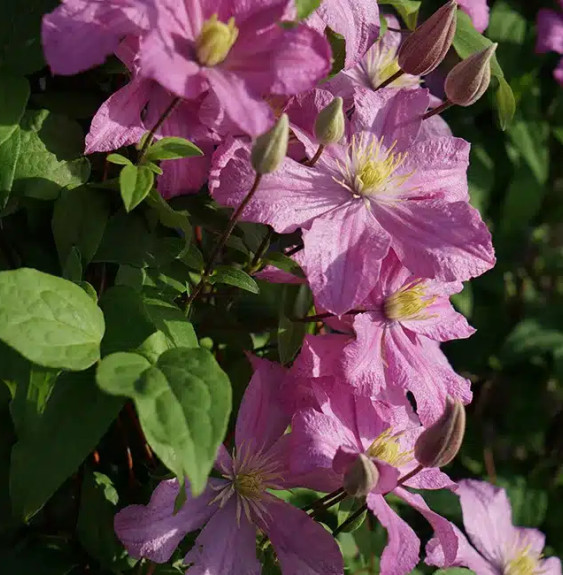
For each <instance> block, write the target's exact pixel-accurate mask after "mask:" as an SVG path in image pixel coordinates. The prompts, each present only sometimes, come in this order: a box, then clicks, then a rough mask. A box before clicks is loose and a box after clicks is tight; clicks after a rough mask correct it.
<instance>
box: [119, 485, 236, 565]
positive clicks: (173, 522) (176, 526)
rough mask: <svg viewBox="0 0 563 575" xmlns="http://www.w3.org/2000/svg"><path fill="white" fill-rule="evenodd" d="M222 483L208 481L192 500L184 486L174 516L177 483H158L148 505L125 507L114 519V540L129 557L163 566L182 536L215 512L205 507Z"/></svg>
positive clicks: (197, 526) (198, 526)
mask: <svg viewBox="0 0 563 575" xmlns="http://www.w3.org/2000/svg"><path fill="white" fill-rule="evenodd" d="M225 483H226V482H225V481H223V480H221V479H210V480H209V482H208V484H207V488H206V490H205V491H204V492H203V494H202V495H200V496H199V497H196V498H195V499H194V498H192V496H191V494H190V488H189V486H188V485H186V487H185V489H186V495H187V501H186V502H185V503H184V505H183V507H182V508H181V509H180V511H179V512H178V513H176V514H175V515H174V501H175V500H176V496H177V495H178V490H179V489H178V481H177V480H175V479H170V480H168V481H162V482H161V483H159V485H158V486H157V488H156V489H155V490H154V492H153V494H152V496H151V499H150V501H149V504H148V505H146V506H145V505H129V507H125V509H122V510H121V511H120V512H119V513H118V514H117V515H116V516H115V520H114V527H115V532H116V534H117V537H118V538H119V540H120V541H121V542H122V543H123V545H124V546H125V548H126V549H127V552H128V553H129V555H131V556H132V557H135V558H136V559H140V558H146V559H150V560H151V561H154V562H155V563H165V562H166V561H168V559H170V557H171V556H172V553H173V552H174V550H175V549H176V547H177V546H178V544H179V543H180V541H181V540H182V539H183V538H184V536H185V535H186V533H189V532H190V531H194V530H195V529H199V528H200V527H201V526H202V525H203V524H204V523H206V522H207V521H208V520H209V518H210V517H211V516H212V515H213V514H214V513H215V512H216V510H217V506H216V505H209V503H210V501H211V500H212V499H213V498H214V497H215V496H216V495H217V492H216V491H214V489H213V487H218V486H221V485H224V484H225Z"/></svg>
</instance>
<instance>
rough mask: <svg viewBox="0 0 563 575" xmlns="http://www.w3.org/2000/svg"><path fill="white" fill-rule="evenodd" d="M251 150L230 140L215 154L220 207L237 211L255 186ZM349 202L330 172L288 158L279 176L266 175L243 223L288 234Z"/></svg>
mask: <svg viewBox="0 0 563 575" xmlns="http://www.w3.org/2000/svg"><path fill="white" fill-rule="evenodd" d="M254 178H255V173H254V170H253V169H252V167H251V165H250V150H249V146H248V145H246V144H244V143H243V142H242V141H240V140H233V139H230V140H227V142H226V143H225V144H224V145H223V146H220V147H219V148H218V149H217V151H216V152H215V154H214V156H213V160H212V167H211V174H210V178H209V190H210V192H211V194H212V195H213V197H214V198H215V199H216V200H217V201H218V202H219V203H220V204H222V205H225V206H229V207H237V206H239V205H240V203H241V202H242V201H243V199H244V198H245V197H246V195H247V194H248V192H249V191H250V189H251V187H252V184H253V182H254ZM348 198H349V193H348V192H347V191H346V190H345V189H344V188H343V187H342V186H340V185H339V184H337V183H336V182H334V180H333V179H332V176H331V175H330V174H328V173H323V172H320V171H319V170H316V169H313V168H307V167H306V166H303V165H302V164H299V163H297V162H295V161H293V160H291V159H289V158H287V159H286V160H285V161H284V163H283V164H282V166H281V167H280V168H279V170H278V171H277V172H274V173H273V174H267V175H265V176H263V178H262V180H261V182H260V185H259V186H258V190H257V191H256V193H255V195H254V197H253V199H252V201H251V202H250V204H249V205H248V206H247V207H246V208H245V210H244V211H243V213H242V219H243V220H245V221H251V222H261V223H267V224H270V225H271V226H272V227H273V228H274V229H275V230H276V231H277V232H279V233H289V232H292V231H294V230H296V229H297V228H298V227H300V226H303V225H307V224H308V223H309V222H310V221H311V220H312V219H313V218H315V217H318V216H319V215H322V214H324V213H326V212H327V211H329V210H331V209H332V208H334V207H335V206H338V205H340V204H341V203H342V202H344V201H346V200H347V199H348Z"/></svg>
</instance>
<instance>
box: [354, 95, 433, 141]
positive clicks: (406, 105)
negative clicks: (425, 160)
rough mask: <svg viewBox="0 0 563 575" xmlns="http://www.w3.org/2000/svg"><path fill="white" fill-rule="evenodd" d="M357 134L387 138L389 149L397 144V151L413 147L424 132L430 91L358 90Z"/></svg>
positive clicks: (355, 117)
mask: <svg viewBox="0 0 563 575" xmlns="http://www.w3.org/2000/svg"><path fill="white" fill-rule="evenodd" d="M354 101H355V104H356V111H355V113H354V116H353V118H352V125H353V128H354V130H355V131H357V132H360V131H369V132H372V133H374V134H375V135H376V136H377V137H378V138H380V137H383V138H384V139H383V143H384V145H385V146H386V147H388V148H389V147H391V146H392V145H393V144H394V143H395V142H396V149H397V151H400V152H402V151H404V150H407V149H408V148H409V146H411V145H412V144H413V143H414V142H415V140H416V138H417V136H418V133H419V131H420V126H421V123H422V115H423V114H424V112H425V111H426V109H427V108H428V90H425V89H422V88H417V89H414V90H412V89H410V90H395V89H383V90H378V91H377V92H373V91H372V90H363V89H360V88H359V89H358V90H356V95H355V98H354Z"/></svg>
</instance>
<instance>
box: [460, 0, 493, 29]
mask: <svg viewBox="0 0 563 575" xmlns="http://www.w3.org/2000/svg"><path fill="white" fill-rule="evenodd" d="M457 3H458V5H459V7H460V8H461V9H462V10H463V11H464V12H465V13H466V14H467V15H468V16H469V17H470V18H471V21H472V22H473V26H474V27H475V30H477V32H484V31H485V30H486V29H487V26H488V25H489V6H488V4H487V0H457Z"/></svg>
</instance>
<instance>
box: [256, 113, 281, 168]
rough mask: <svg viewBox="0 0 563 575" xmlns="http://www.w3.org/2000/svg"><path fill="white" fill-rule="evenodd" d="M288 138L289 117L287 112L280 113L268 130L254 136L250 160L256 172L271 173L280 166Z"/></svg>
mask: <svg viewBox="0 0 563 575" xmlns="http://www.w3.org/2000/svg"><path fill="white" fill-rule="evenodd" d="M288 140H289V119H288V117H287V114H282V115H281V116H280V118H279V120H278V121H277V122H276V123H275V125H274V126H273V127H272V128H271V129H270V130H268V131H267V132H266V133H265V134H262V135H261V136H258V138H256V141H255V142H254V145H253V146H252V152H251V154H250V162H251V164H252V167H253V168H254V170H255V171H256V173H258V174H271V173H272V172H275V171H276V170H277V169H278V168H279V167H280V165H281V163H282V162H283V159H284V158H285V155H286V154H287V142H288Z"/></svg>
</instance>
